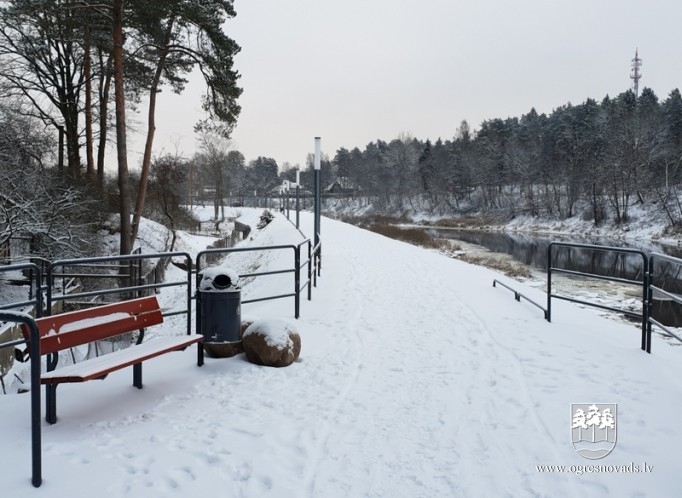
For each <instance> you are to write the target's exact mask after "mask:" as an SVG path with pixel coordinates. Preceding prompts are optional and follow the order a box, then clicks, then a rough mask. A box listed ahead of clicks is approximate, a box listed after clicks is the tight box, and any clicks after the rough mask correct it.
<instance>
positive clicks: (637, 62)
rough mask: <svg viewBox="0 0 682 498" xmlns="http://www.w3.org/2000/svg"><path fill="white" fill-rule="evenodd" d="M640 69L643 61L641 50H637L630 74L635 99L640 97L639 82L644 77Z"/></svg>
mask: <svg viewBox="0 0 682 498" xmlns="http://www.w3.org/2000/svg"><path fill="white" fill-rule="evenodd" d="M640 67H642V59H640V58H639V49H635V58H634V59H632V71H631V72H630V79H631V80H632V86H633V90H634V91H635V97H639V80H640V78H641V77H642V73H641V72H640V71H639V68H640Z"/></svg>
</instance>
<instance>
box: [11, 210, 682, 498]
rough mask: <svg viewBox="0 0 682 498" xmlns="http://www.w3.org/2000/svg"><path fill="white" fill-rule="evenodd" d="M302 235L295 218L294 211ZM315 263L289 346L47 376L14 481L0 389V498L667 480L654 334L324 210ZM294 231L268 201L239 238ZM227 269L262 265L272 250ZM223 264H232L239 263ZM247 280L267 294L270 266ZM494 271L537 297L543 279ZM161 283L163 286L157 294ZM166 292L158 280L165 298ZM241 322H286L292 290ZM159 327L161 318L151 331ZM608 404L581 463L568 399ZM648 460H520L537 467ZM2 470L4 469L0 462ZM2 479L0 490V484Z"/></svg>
mask: <svg viewBox="0 0 682 498" xmlns="http://www.w3.org/2000/svg"><path fill="white" fill-rule="evenodd" d="M302 220H303V230H304V232H306V233H311V232H312V230H311V229H310V228H311V226H309V225H312V216H310V215H307V214H305V213H304V214H303V218H302ZM322 237H323V260H322V262H323V267H322V277H321V279H320V280H319V281H318V286H317V288H315V289H314V290H313V300H312V301H311V302H307V301H304V302H303V305H302V310H301V318H300V319H299V320H298V321H294V320H293V318H292V319H291V320H292V322H293V323H294V324H295V326H296V327H297V328H298V329H299V331H300V334H301V337H302V352H301V358H300V360H299V361H298V362H297V363H295V364H294V365H292V366H290V367H288V368H284V369H270V368H262V367H257V366H254V365H251V364H249V363H247V362H246V361H245V360H244V359H243V357H236V358H232V359H229V360H225V359H221V360H218V359H211V358H208V359H207V362H206V365H205V366H204V367H202V368H197V367H196V366H195V365H194V364H193V362H194V356H195V355H194V351H193V350H192V351H189V350H188V351H186V352H184V353H179V354H173V355H166V356H165V357H163V358H160V359H157V360H154V361H152V362H149V364H148V366H146V367H145V369H146V371H145V388H144V389H143V390H142V391H137V390H134V389H133V388H132V387H131V386H130V385H129V384H130V379H129V375H128V372H120V373H117V374H112V375H111V376H110V377H109V378H108V379H107V380H105V381H104V382H102V383H100V382H89V383H86V384H84V385H73V386H71V385H66V386H62V387H60V398H59V415H60V420H59V423H58V424H56V425H55V426H46V425H45V426H44V436H43V440H44V447H45V454H44V476H45V484H44V485H43V487H42V488H40V489H38V490H34V489H32V488H31V487H30V484H29V481H28V476H29V456H28V448H27V446H28V441H29V439H28V435H29V427H28V398H27V397H25V396H13V397H4V398H0V420H2V421H3V439H4V440H5V442H6V445H3V447H4V448H17V450H16V451H15V452H13V453H12V454H10V453H8V452H7V451H3V453H2V456H1V457H0V468H1V469H3V474H2V477H0V489H3V490H7V491H9V494H8V495H7V496H13V497H14V496H33V495H36V496H38V495H46V493H47V495H50V496H70V497H74V498H78V497H81V496H83V497H85V496H93V495H97V496H112V497H124V496H126V497H130V496H133V497H137V496H139V497H155V496H183V497H184V496H216V497H239V496H243V497H261V496H272V497H302V498H308V497H310V498H312V497H315V498H316V497H359V496H371V497H441V496H443V497H450V496H452V497H489V496H491V497H492V496H495V497H497V496H512V497H526V496H528V497H531V496H532V497H536V496H547V497H562V496H574V497H580V498H584V497H609V496H619V497H620V496H638V497H639V496H652V497H659V496H660V497H674V496H682V482H681V481H680V480H679V477H678V476H679V474H680V471H682V463H681V462H680V460H679V457H678V447H679V444H680V442H682V428H681V427H680V426H679V424H678V423H677V421H678V420H679V414H680V413H682V387H681V385H680V380H679V379H681V378H682V362H681V361H680V354H682V351H680V350H679V349H675V348H671V347H669V346H667V345H666V344H665V343H663V342H662V341H657V342H655V343H654V354H653V355H646V354H644V353H642V352H641V351H640V350H639V348H638V344H639V339H638V337H639V336H638V330H637V328H635V327H633V326H628V325H623V324H620V323H615V322H611V321H608V320H606V319H604V318H602V317H599V316H597V315H596V314H595V313H593V312H592V311H590V310H582V309H579V308H576V307H574V306H572V305H570V304H568V303H563V302H558V303H556V304H555V305H554V321H553V323H551V324H549V323H547V322H546V321H545V320H544V319H543V317H542V313H541V312H540V311H539V310H538V309H537V308H535V307H533V306H531V305H528V304H527V303H518V302H516V301H515V300H514V299H513V295H512V294H511V293H510V292H509V291H507V290H505V289H500V288H493V287H492V280H493V278H504V277H500V276H499V275H498V274H495V273H494V272H492V271H489V270H487V269H483V268H480V267H475V266H471V265H468V264H466V263H462V262H460V261H456V260H452V259H449V258H447V257H445V256H442V255H438V254H435V253H433V252H429V251H426V250H423V249H420V248H416V247H413V246H410V245H408V244H403V243H400V242H396V241H393V240H389V239H386V238H384V237H381V236H379V235H376V234H373V233H370V232H367V231H363V230H360V229H358V228H355V227H352V226H349V225H346V224H343V223H340V222H336V221H332V220H327V219H323V224H322ZM300 240H301V236H300V234H298V233H297V232H296V231H295V230H294V229H293V228H292V226H291V225H290V224H289V223H288V222H287V221H286V220H285V219H283V218H282V217H281V216H280V217H278V218H277V219H276V220H275V221H274V222H273V223H272V224H271V225H270V226H268V227H267V228H266V229H265V230H263V231H262V232H260V233H257V234H256V235H255V236H254V240H253V241H249V242H248V243H250V244H253V245H257V246H263V245H268V244H272V243H278V244H288V243H294V242H298V241H300ZM249 257H252V256H246V255H244V256H243V257H241V256H240V258H242V259H240V258H233V259H231V260H230V261H229V262H228V263H229V264H230V265H232V266H235V267H240V266H244V267H254V266H258V267H259V268H262V269H264V268H265V267H269V268H277V267H278V265H280V266H281V263H282V261H283V259H282V258H285V257H288V256H287V255H285V254H281V255H280V254H272V255H269V256H268V257H267V258H261V259H259V260H258V261H255V262H254V261H253V260H249V259H248V258H249ZM240 271H241V269H240ZM265 282H266V281H265V279H264V280H263V281H256V282H254V283H253V284H250V286H247V288H246V289H245V291H244V293H245V294H246V293H248V292H255V291H258V292H260V291H261V290H263V289H264V288H265V287H267V288H268V290H269V291H270V292H271V293H273V294H276V293H278V291H279V288H280V287H281V290H282V292H288V291H289V288H290V285H291V283H290V279H289V278H273V279H272V280H267V282H268V283H265ZM512 285H513V286H514V287H516V288H518V289H519V290H522V291H523V292H524V293H526V294H528V295H531V296H533V297H535V298H536V299H537V300H538V301H540V302H542V299H543V294H542V293H540V292H538V291H537V290H535V289H532V288H529V287H526V286H524V285H522V284H520V283H518V282H513V283H512ZM162 297H163V296H162ZM165 297H166V299H171V298H172V297H171V296H170V295H168V296H165ZM242 313H243V318H244V319H250V318H261V317H285V318H291V317H292V314H293V306H292V304H291V300H289V299H287V300H281V301H270V302H263V303H257V304H253V305H245V306H244V309H243V312H242ZM167 332H168V333H178V332H177V331H172V330H170V329H168V330H167ZM584 402H589V403H609V402H610V403H614V402H615V403H618V409H619V412H618V415H619V419H618V427H619V428H618V444H617V446H616V448H615V449H614V451H613V453H612V454H611V455H609V456H608V457H606V458H604V459H602V460H599V461H590V460H586V459H585V458H583V457H581V456H580V455H578V454H577V453H576V452H575V450H574V449H573V447H572V444H571V440H570V404H571V403H584ZM645 461H646V462H647V464H648V465H653V467H654V468H653V470H652V472H650V473H645V472H639V473H620V472H615V471H611V472H610V473H604V472H595V473H592V472H590V473H587V472H586V473H582V474H581V475H577V474H576V473H571V472H568V471H567V472H538V469H537V466H540V465H543V466H544V465H564V466H566V468H567V469H569V468H570V467H571V466H574V467H575V469H577V470H579V469H580V468H581V466H582V468H584V467H585V466H587V465H604V466H608V465H611V466H617V467H619V468H620V467H621V466H627V465H629V464H631V463H634V464H635V465H638V466H639V467H642V465H643V463H644V462H645ZM7 470H9V472H5V471H7ZM3 494H4V493H3Z"/></svg>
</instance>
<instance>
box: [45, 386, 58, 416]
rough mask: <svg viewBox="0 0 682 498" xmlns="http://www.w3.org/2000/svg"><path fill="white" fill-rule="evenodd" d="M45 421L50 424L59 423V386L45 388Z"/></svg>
mask: <svg viewBox="0 0 682 498" xmlns="http://www.w3.org/2000/svg"><path fill="white" fill-rule="evenodd" d="M45 420H47V422H48V423H49V424H56V423H57V384H49V385H46V386H45Z"/></svg>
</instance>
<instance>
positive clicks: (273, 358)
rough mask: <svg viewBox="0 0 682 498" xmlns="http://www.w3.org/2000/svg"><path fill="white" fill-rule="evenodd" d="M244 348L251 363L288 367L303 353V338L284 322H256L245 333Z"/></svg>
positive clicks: (243, 338)
mask: <svg viewBox="0 0 682 498" xmlns="http://www.w3.org/2000/svg"><path fill="white" fill-rule="evenodd" d="M242 347H243V348H244V353H246V359H247V360H249V361H250V362H251V363H255V364H256V365H265V366H268V367H287V366H289V365H291V364H292V363H293V362H295V361H296V360H297V359H298V355H299V354H300V353H301V337H300V336H299V335H298V333H297V332H296V331H295V330H294V328H293V327H292V326H291V324H289V323H288V322H286V321H284V320H256V321H254V322H253V323H252V324H251V325H249V327H248V328H247V329H246V330H245V331H244V336H243V337H242Z"/></svg>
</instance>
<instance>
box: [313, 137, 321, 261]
mask: <svg viewBox="0 0 682 498" xmlns="http://www.w3.org/2000/svg"><path fill="white" fill-rule="evenodd" d="M320 140H321V139H320V137H315V163H314V167H315V247H316V248H317V247H318V245H319V244H320V149H321V147H320ZM317 254H318V256H317V257H318V274H319V268H320V259H321V256H322V250H321V248H318V249H317Z"/></svg>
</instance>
